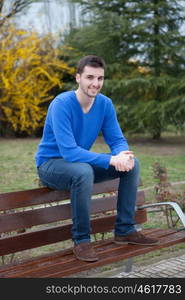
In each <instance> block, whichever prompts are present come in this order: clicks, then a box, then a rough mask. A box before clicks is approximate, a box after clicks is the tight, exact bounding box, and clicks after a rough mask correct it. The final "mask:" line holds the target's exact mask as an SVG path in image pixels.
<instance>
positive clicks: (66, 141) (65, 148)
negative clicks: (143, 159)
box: [50, 100, 111, 169]
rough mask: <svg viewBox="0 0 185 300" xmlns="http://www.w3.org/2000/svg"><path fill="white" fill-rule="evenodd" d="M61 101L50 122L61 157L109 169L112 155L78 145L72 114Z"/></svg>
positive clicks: (53, 111) (56, 106)
mask: <svg viewBox="0 0 185 300" xmlns="http://www.w3.org/2000/svg"><path fill="white" fill-rule="evenodd" d="M59 101H60V100H59ZM59 101H56V102H55V103H54V105H53V106H52V107H51V112H50V113H51V115H50V118H51V119H50V120H51V127H52V129H53V132H54V135H55V139H56V143H57V145H58V148H59V151H60V154H61V156H62V157H63V158H64V159H65V160H66V161H69V162H86V163H89V164H92V165H97V166H100V167H102V168H105V169H107V168H108V167H109V162H110V158H111V155H110V154H101V153H96V152H91V151H89V150H86V149H84V148H82V147H80V146H78V145H77V143H76V141H75V138H74V134H73V130H72V125H71V116H70V112H69V110H68V108H67V107H66V106H65V105H62V106H61V105H60V103H59Z"/></svg>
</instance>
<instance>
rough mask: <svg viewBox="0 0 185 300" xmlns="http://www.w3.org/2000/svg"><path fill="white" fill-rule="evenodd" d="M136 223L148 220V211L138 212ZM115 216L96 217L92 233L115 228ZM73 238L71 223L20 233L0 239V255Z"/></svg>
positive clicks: (92, 222)
mask: <svg viewBox="0 0 185 300" xmlns="http://www.w3.org/2000/svg"><path fill="white" fill-rule="evenodd" d="M135 220H136V223H137V224H140V223H144V222H145V221H146V211H145V210H138V211H137V212H136V218H135ZM114 222H115V216H112V215H111V216H106V217H101V218H96V219H93V220H92V221H91V224H92V233H98V232H107V231H110V230H112V229H113V228H114ZM68 239H71V224H67V225H63V226H56V227H52V228H47V229H43V230H41V229H40V230H38V231H33V232H27V233H22V234H18V235H15V236H10V237H5V238H1V239H0V255H5V254H10V253H15V252H17V251H22V250H26V249H32V248H35V247H40V246H43V245H48V244H52V243H56V242H61V241H65V240H68Z"/></svg>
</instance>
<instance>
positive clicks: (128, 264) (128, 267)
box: [125, 257, 133, 273]
mask: <svg viewBox="0 0 185 300" xmlns="http://www.w3.org/2000/svg"><path fill="white" fill-rule="evenodd" d="M132 266H133V258H132V257H130V258H128V259H127V261H126V264H125V273H129V272H131V271H132Z"/></svg>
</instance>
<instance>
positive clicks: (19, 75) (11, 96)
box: [0, 25, 74, 134]
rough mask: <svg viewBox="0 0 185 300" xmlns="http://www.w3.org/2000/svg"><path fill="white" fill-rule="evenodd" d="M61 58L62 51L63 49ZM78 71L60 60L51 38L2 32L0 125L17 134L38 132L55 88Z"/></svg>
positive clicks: (10, 28)
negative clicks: (46, 103)
mask: <svg viewBox="0 0 185 300" xmlns="http://www.w3.org/2000/svg"><path fill="white" fill-rule="evenodd" d="M60 55H61V49H60ZM73 73H74V69H73V68H71V67H69V66H68V65H67V64H66V63H65V62H64V61H62V60H59V59H58V53H57V49H55V48H54V47H53V46H52V45H51V39H50V38H49V37H44V38H40V37H39V36H38V35H37V34H36V33H34V32H27V31H24V30H20V29H16V28H14V27H13V26H10V25H9V26H7V27H4V26H3V27H2V28H1V29H0V123H1V126H2V124H6V125H7V124H8V126H9V127H10V128H11V129H13V131H15V132H26V133H28V134H30V133H32V132H34V130H35V129H37V128H38V127H39V126H41V124H42V123H43V120H44V117H45V115H46V105H43V103H45V102H47V101H49V100H50V99H51V98H53V95H51V90H52V89H53V88H60V89H63V87H64V83H63V80H62V78H63V76H64V75H66V74H68V75H72V74H73Z"/></svg>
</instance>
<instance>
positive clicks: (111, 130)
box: [102, 100, 129, 155]
mask: <svg viewBox="0 0 185 300" xmlns="http://www.w3.org/2000/svg"><path fill="white" fill-rule="evenodd" d="M102 133H103V136H104V139H105V142H106V143H107V144H108V145H109V147H110V149H111V154H112V155H116V154H118V153H120V152H121V151H125V150H129V146H128V143H127V140H126V138H125V137H124V135H123V133H122V130H121V128H120V126H119V123H118V120H117V115H116V111H115V108H114V106H113V104H112V101H111V100H110V101H109V102H108V104H107V111H106V114H105V118H104V122H103V126H102Z"/></svg>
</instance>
